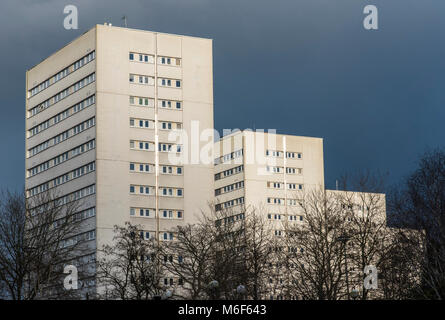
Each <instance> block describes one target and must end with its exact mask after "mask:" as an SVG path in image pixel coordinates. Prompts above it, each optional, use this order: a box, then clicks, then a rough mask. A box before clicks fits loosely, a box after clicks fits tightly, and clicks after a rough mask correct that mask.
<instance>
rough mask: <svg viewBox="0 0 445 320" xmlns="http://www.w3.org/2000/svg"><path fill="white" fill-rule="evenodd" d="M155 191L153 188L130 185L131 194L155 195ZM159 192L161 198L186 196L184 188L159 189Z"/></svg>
mask: <svg viewBox="0 0 445 320" xmlns="http://www.w3.org/2000/svg"><path fill="white" fill-rule="evenodd" d="M154 190H155V187H153V186H140V185H130V193H131V194H145V195H154ZM159 192H160V195H161V196H166V197H182V196H183V195H184V190H183V189H182V188H170V187H159Z"/></svg>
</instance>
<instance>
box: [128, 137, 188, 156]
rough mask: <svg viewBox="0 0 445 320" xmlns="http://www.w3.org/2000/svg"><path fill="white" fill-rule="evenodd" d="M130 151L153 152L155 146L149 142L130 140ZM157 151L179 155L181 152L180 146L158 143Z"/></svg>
mask: <svg viewBox="0 0 445 320" xmlns="http://www.w3.org/2000/svg"><path fill="white" fill-rule="evenodd" d="M130 149H135V150H146V151H155V144H154V143H153V142H151V141H136V140H130ZM158 151H160V152H172V151H173V152H177V153H180V152H181V151H182V146H181V145H179V144H172V143H159V144H158Z"/></svg>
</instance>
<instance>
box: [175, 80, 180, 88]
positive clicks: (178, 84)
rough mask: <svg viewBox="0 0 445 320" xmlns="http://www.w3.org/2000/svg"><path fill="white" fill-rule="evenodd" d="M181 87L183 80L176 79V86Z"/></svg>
mask: <svg viewBox="0 0 445 320" xmlns="http://www.w3.org/2000/svg"><path fill="white" fill-rule="evenodd" d="M180 87H181V81H179V80H176V88H180Z"/></svg>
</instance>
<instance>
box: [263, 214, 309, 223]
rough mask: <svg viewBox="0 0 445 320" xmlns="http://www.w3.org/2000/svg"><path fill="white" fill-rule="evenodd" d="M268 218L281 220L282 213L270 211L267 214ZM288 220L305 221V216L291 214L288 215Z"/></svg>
mask: <svg viewBox="0 0 445 320" xmlns="http://www.w3.org/2000/svg"><path fill="white" fill-rule="evenodd" d="M267 219H269V220H281V214H279V213H268V214H267ZM288 220H289V221H297V220H300V221H303V216H296V215H290V216H288Z"/></svg>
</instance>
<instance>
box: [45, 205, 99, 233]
mask: <svg viewBox="0 0 445 320" xmlns="http://www.w3.org/2000/svg"><path fill="white" fill-rule="evenodd" d="M95 215H96V208H95V207H92V208H88V209H86V210H82V211H80V212H77V213H75V214H74V220H75V221H82V220H85V219H88V218H92V217H94V216H95ZM65 219H66V218H61V219H58V220H56V221H54V224H53V225H54V228H57V227H59V226H61V225H62V224H63V223H64V222H65Z"/></svg>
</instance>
